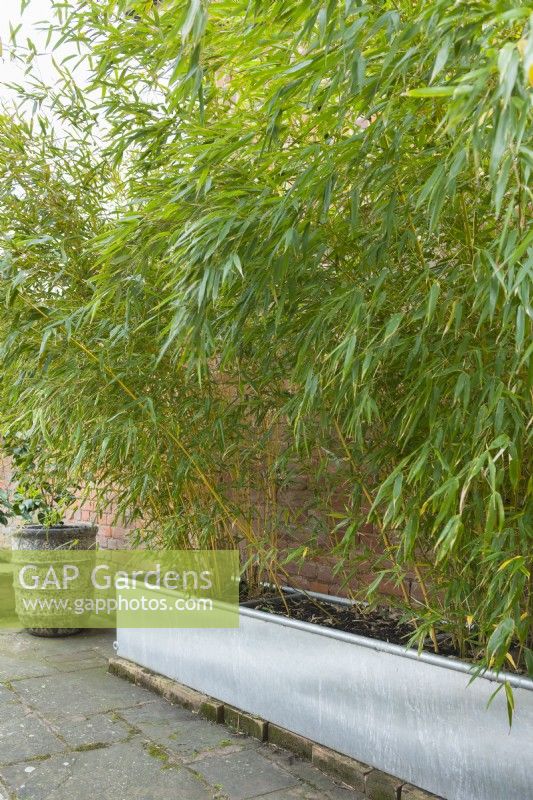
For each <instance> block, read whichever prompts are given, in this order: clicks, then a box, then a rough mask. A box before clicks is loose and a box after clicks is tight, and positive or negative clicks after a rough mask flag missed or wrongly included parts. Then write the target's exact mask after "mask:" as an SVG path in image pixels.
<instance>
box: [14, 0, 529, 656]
mask: <svg viewBox="0 0 533 800" xmlns="http://www.w3.org/2000/svg"><path fill="white" fill-rule="evenodd" d="M56 14H57V17H56V21H55V23H53V24H52V26H51V34H50V36H51V41H52V42H54V41H55V42H59V41H64V42H70V44H71V46H74V45H75V47H76V48H77V54H76V55H69V56H68V60H67V63H63V65H62V66H60V67H58V70H59V74H58V84H57V86H56V87H55V88H54V90H53V91H50V90H49V89H47V88H46V87H43V86H42V85H41V84H40V82H39V80H38V78H37V77H36V72H35V70H34V67H33V63H34V62H33V55H32V52H31V48H30V50H29V51H24V52H23V53H21V56H20V57H21V58H23V59H26V60H27V62H28V70H29V75H30V76H31V80H29V82H28V84H27V86H25V87H20V89H19V95H20V105H19V107H18V111H17V113H16V114H15V115H14V116H11V117H8V116H6V117H4V118H3V119H2V121H1V138H0V172H1V175H0V177H1V182H2V188H1V189H0V228H1V230H2V234H3V246H2V249H3V262H2V281H1V287H2V296H3V299H4V301H5V309H4V313H3V318H2V320H1V323H0V324H1V325H2V331H3V333H2V351H1V358H2V362H3V369H4V374H5V378H4V381H3V392H4V400H3V407H4V409H10V410H9V411H6V412H5V416H6V418H7V421H8V422H11V423H12V422H16V424H19V425H20V424H24V425H27V426H31V427H32V429H33V430H34V431H36V432H38V435H39V436H42V438H43V442H45V443H46V447H47V448H48V449H49V450H50V451H52V452H53V453H54V457H57V460H58V463H59V462H61V463H62V464H63V468H64V470H65V472H66V473H67V474H69V475H77V476H78V475H80V474H81V475H82V476H83V477H84V478H85V479H86V478H87V476H89V477H90V479H91V480H92V481H93V482H94V483H95V484H96V485H97V486H98V487H99V489H100V491H101V493H102V496H104V495H105V493H106V492H107V491H108V490H109V489H110V487H113V486H114V487H119V488H118V500H119V508H120V509H121V510H122V511H124V512H127V513H128V514H129V515H130V516H131V517H132V518H136V517H140V516H142V519H143V523H142V524H143V530H144V534H143V535H144V537H145V538H147V537H149V536H150V535H151V534H150V531H154V534H153V535H154V536H155V537H156V539H155V540H158V539H157V537H160V538H159V541H161V540H162V541H163V543H164V544H166V545H169V546H183V545H184V544H186V543H190V544H193V545H197V544H198V543H201V544H202V545H204V546H206V545H208V544H212V545H216V544H220V543H227V542H231V541H237V540H242V539H245V540H247V541H248V542H249V543H250V544H251V545H253V548H252V549H253V553H254V554H256V555H257V556H258V558H259V561H260V563H262V564H267V566H268V565H269V564H271V563H274V562H275V561H276V558H277V550H276V538H275V534H276V531H277V530H278V529H279V528H281V527H283V528H287V527H290V526H291V525H292V526H294V525H298V524H299V520H298V517H297V515H296V516H294V515H292V516H291V514H288V515H287V514H286V510H285V509H284V508H283V506H282V504H280V503H277V502H276V497H277V495H278V493H279V492H280V491H281V490H282V489H284V488H285V487H287V486H289V485H290V484H291V481H292V480H293V477H294V476H295V475H297V474H298V473H300V472H301V471H302V470H305V469H307V470H308V472H309V473H310V474H315V475H317V476H318V477H317V495H316V496H317V502H319V503H320V505H321V511H322V512H324V511H325V512H326V516H324V515H323V516H322V517H321V518H322V519H327V520H330V521H331V520H333V523H332V524H331V525H327V524H326V523H322V524H323V525H324V526H325V530H317V531H315V532H314V533H313V535H310V542H309V548H310V551H312V550H313V547H314V546H315V544H317V542H319V540H320V539H321V534H322V533H324V532H325V533H327V534H331V533H334V534H335V537H336V539H340V540H341V542H340V545H338V547H337V555H338V558H339V568H341V567H342V568H343V569H346V570H347V572H348V574H351V571H352V569H355V566H356V565H357V564H358V563H359V560H360V559H363V560H364V559H367V560H368V559H370V558H371V559H372V568H373V570H374V572H375V574H376V576H377V578H376V580H375V581H373V582H372V585H371V587H370V588H371V590H372V591H375V590H376V589H377V587H378V585H379V584H380V583H381V582H382V581H383V580H385V579H392V580H393V581H395V582H396V583H397V585H398V586H400V587H403V589H404V593H405V595H404V596H405V598H406V603H407V602H408V598H407V593H406V590H405V587H406V585H407V581H408V580H409V578H410V577H411V576H412V575H414V576H415V577H416V578H417V580H418V582H419V584H421V585H422V587H423V591H422V594H423V597H422V601H421V602H420V603H417V602H415V604H414V607H413V608H412V609H411V611H410V613H411V614H412V616H413V618H414V619H415V620H416V622H417V624H418V639H419V640H421V639H422V638H423V637H425V636H426V635H428V633H431V631H432V630H433V628H434V626H435V624H442V625H443V626H444V628H445V629H446V630H448V631H449V632H450V633H451V634H452V636H453V638H454V640H455V642H456V644H457V646H458V647H459V649H460V650H461V652H463V653H464V654H465V655H469V656H471V657H474V658H477V659H481V654H482V652H484V654H485V655H484V658H485V660H484V661H481V662H480V663H484V664H489V663H490V664H493V665H494V666H495V667H496V668H498V669H499V668H501V667H502V666H503V665H504V664H506V665H507V666H509V665H511V666H513V664H514V663H516V664H517V665H518V666H520V667H523V666H524V665H526V664H527V663H530V662H531V657H530V655H528V653H529V654H530V653H531V648H532V645H533V640H532V639H533V633H532V631H533V625H532V614H533V578H532V569H533V564H532V560H533V559H532V539H533V533H532V530H533V524H532V522H533V499H532V498H533V485H532V480H531V476H530V473H531V464H532V461H533V459H532V443H531V436H532V430H533V427H532V424H531V420H532V388H533V360H532V354H533V341H532V339H533V337H532V320H533V311H532V306H531V289H532V276H533V235H532V233H531V228H530V218H531V208H532V201H533V198H532V196H531V171H532V167H533V143H532V141H531V139H532V137H531V131H532V128H531V121H532V92H531V80H532V68H531V64H532V63H533V30H532V21H531V20H532V16H531V15H532V14H533V4H532V3H531V2H526V1H525V0H522V2H510V0H498V1H497V2H494V0H491V2H488V0H487V2H476V3H470V2H466V1H465V2H457V3H449V2H447V0H432V2H426V1H424V2H403V1H400V2H396V3H394V4H393V3H392V2H379V3H378V2H372V3H363V2H358V0H343V2H340V0H331V2H322V0H321V1H320V2H315V0H306V2H303V0H283V2H281V0H273V2H269V3H265V2H262V0H231V2H230V0H218V1H217V2H213V3H209V4H208V3H206V2H202V0H190V2H189V1H186V0H167V2H162V3H159V4H156V5H154V4H152V3H147V2H145V0H142V2H141V1H140V0H139V1H137V2H127V1H126V0H105V2H96V0H86V1H85V2H83V3H79V4H77V3H75V2H70V3H69V2H66V3H65V2H61V3H59V2H58V3H57V4H56ZM75 62H78V63H79V64H81V66H82V67H83V69H86V70H88V73H89V80H90V90H87V91H85V92H80V90H79V88H78V86H77V84H76V81H75V77H74V76H75V74H76V73H75V69H74V67H73V65H74V64H75ZM71 67H72V68H73V72H72V73H71V72H70V71H69V70H70V68H71ZM52 120H53V121H54V122H52ZM53 124H54V125H56V127H57V125H58V124H59V126H60V128H59V129H57V130H56V132H55V134H54V133H53V131H52V126H53ZM65 131H66V135H65ZM61 137H63V138H61ZM335 485H336V486H337V488H338V487H341V489H343V490H346V487H348V490H347V491H345V494H346V502H345V505H344V510H343V511H342V512H338V510H337V511H333V512H331V508H330V507H329V506H330V504H329V497H330V490H329V488H330V486H331V490H332V492H333V490H334V487H335ZM260 493H261V494H260ZM259 496H261V497H268V498H273V499H272V502H270V501H269V502H265V507H264V508H263V509H259V508H258V502H257V498H258V497H259ZM329 512H331V513H329ZM328 513H329V516H327V514H328ZM367 518H368V519H370V521H372V522H374V523H375V525H376V526H377V528H378V530H379V531H380V532H381V535H382V537H383V549H382V552H381V554H377V555H376V554H375V553H374V554H372V553H369V552H366V551H363V550H362V548H361V544H360V538H359V533H358V531H359V530H360V527H361V524H362V523H363V522H364V521H365V520H366V519H367ZM333 527H335V530H334V531H332V530H331V528H333ZM304 550H305V548H304ZM351 588H353V589H354V590H355V589H356V588H357V587H355V586H354V585H352V587H351ZM528 648H529V649H528ZM528 658H529V662H527V659H528Z"/></svg>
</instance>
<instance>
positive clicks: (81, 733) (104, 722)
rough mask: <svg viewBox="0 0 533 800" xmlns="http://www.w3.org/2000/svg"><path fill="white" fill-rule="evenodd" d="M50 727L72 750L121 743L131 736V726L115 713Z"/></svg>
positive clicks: (77, 719) (83, 718)
mask: <svg viewBox="0 0 533 800" xmlns="http://www.w3.org/2000/svg"><path fill="white" fill-rule="evenodd" d="M50 727H52V729H53V730H54V731H55V732H57V733H58V734H59V735H60V736H61V738H62V739H63V740H64V741H65V742H66V744H67V745H68V746H69V747H70V748H75V749H78V748H83V747H88V746H95V745H101V744H113V743H114V742H121V741H124V740H125V739H128V738H129V737H130V736H131V729H130V726H129V725H128V724H127V723H126V722H124V721H123V720H121V719H120V718H119V717H118V716H117V714H116V713H115V712H110V713H108V714H93V715H92V716H90V717H81V718H73V717H68V718H67V719H64V720H61V721H59V722H58V721H57V720H56V722H55V723H54V724H52V725H51V726H50Z"/></svg>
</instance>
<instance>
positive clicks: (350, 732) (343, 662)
mask: <svg viewBox="0 0 533 800" xmlns="http://www.w3.org/2000/svg"><path fill="white" fill-rule="evenodd" d="M328 599H329V600H331V599H335V598H328ZM337 599H338V601H339V602H341V603H342V602H346V601H343V600H342V599H340V598H337ZM117 639H118V655H119V656H120V657H122V658H125V659H128V660H130V661H134V662H136V663H138V664H140V665H141V666H143V667H147V668H148V669H150V670H153V671H154V672H157V673H160V674H162V675H166V676H168V677H169V678H172V679H174V680H176V681H179V682H180V683H181V684H185V685H186V686H189V687H191V688H193V689H196V690H197V691H200V692H202V693H204V694H207V695H210V696H211V697H214V698H217V699H218V700H221V701H222V702H224V703H229V704H231V705H232V706H235V707H237V708H239V709H242V710H244V711H246V712H248V713H250V714H253V715H256V716H258V717H262V718H263V719H265V720H268V721H269V722H271V723H274V724H276V725H279V726H281V727H283V728H285V729H287V730H289V731H292V732H293V733H296V734H300V735H301V736H304V737H307V738H308V739H311V740H313V741H314V742H318V743H319V744H321V745H324V746H326V747H329V748H332V749H333V750H336V751H337V752H339V753H342V754H345V755H347V756H350V757H352V758H355V759H357V760H359V761H362V762H365V763H366V764H369V765H371V766H373V767H375V768H377V769H379V770H382V771H384V772H386V773H389V774H391V775H395V776H398V777H399V778H401V779H402V780H404V781H406V782H410V783H412V784H415V785H416V786H419V787H421V788H423V789H426V790H427V791H429V792H433V793H435V794H437V795H439V796H441V797H444V798H447V800H489V799H490V800H515V798H516V800H519V799H520V800H525V799H526V798H531V797H533V769H532V764H533V681H531V680H529V679H527V678H525V677H521V676H517V675H504V674H500V676H499V677H498V676H496V675H494V674H486V675H485V677H483V678H478V679H477V680H475V681H474V682H473V683H472V684H471V685H470V686H469V685H468V684H469V681H470V677H471V675H470V666H469V665H468V664H467V663H464V662H461V661H458V660H456V659H451V658H444V657H441V656H435V655H433V654H430V653H422V654H421V655H420V656H419V655H418V653H417V652H416V651H414V650H406V649H404V648H403V647H401V646H399V645H394V644H390V643H388V642H383V641H380V640H377V639H369V638H366V637H364V636H356V635H354V634H348V633H343V632H340V631H334V630H331V629H329V628H325V627H321V626H318V625H312V624H309V623H304V622H299V621H295V620H290V619H287V618H285V617H281V616H276V615H272V614H266V613H264V612H261V611H256V610H254V609H251V608H246V607H245V606H242V607H241V609H240V627H239V628H235V629H179V628H175V629H140V630H135V629H128V628H121V627H120V614H119V616H118V632H117ZM504 680H508V681H509V683H510V684H511V685H512V686H513V688H514V693H515V699H516V711H515V718H514V721H513V726H512V728H511V730H509V724H508V721H507V712H506V705H505V698H504V692H503V691H501V692H499V693H498V694H497V695H496V697H495V698H494V700H493V702H492V703H491V705H490V706H489V707H488V708H487V702H488V700H489V698H490V697H491V695H492V694H493V692H494V690H495V689H497V688H498V686H499V685H500V684H501V683H502V682H503V681H504Z"/></svg>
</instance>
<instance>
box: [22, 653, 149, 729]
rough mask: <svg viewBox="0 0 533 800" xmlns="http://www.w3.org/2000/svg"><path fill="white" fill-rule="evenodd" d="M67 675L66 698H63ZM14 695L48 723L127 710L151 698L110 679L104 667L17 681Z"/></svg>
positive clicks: (121, 682)
mask: <svg viewBox="0 0 533 800" xmlns="http://www.w3.org/2000/svg"><path fill="white" fill-rule="evenodd" d="M67 674H68V687H69V692H68V696H66V694H65V686H66V685H67V683H66V680H67V679H66V676H67ZM16 691H17V693H18V694H19V695H20V697H21V698H23V699H24V700H25V701H26V702H27V703H28V704H29V705H31V707H32V708H35V709H36V710H37V711H39V712H40V713H41V714H42V715H43V716H44V717H46V718H47V719H49V720H57V719H63V718H66V717H69V716H70V717H76V716H80V715H83V716H88V715H89V714H98V713H101V712H102V711H112V710H114V709H119V708H127V707H128V706H134V705H136V704H138V703H142V702H146V701H147V700H149V699H150V698H151V695H150V693H149V692H148V691H147V690H146V689H142V688H141V687H139V686H134V685H133V684H131V683H128V682H127V681H123V680H121V679H120V678H116V677H115V676H114V675H109V674H108V673H107V671H106V668H105V666H101V667H97V668H93V669H86V670H78V671H77V672H69V673H63V674H62V675H61V676H58V675H48V676H45V677H44V678H27V679H25V680H20V681H17V683H16Z"/></svg>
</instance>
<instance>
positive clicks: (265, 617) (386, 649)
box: [133, 580, 533, 691]
mask: <svg viewBox="0 0 533 800" xmlns="http://www.w3.org/2000/svg"><path fill="white" fill-rule="evenodd" d="M138 584H139V582H138V581H137V580H135V581H133V585H135V586H137V585H138ZM282 589H283V590H284V591H287V592H290V593H291V594H304V595H308V596H309V597H314V598H316V599H317V600H324V601H327V602H330V603H336V604H338V605H343V606H349V605H352V601H351V600H349V599H348V598H346V597H337V596H336V595H333V594H331V595H330V594H322V593H321V592H310V591H307V590H305V591H304V590H303V589H295V588H293V587H291V586H282ZM158 592H159V593H161V594H169V595H172V594H174V591H173V590H171V589H159V590H158ZM239 614H242V615H243V616H246V617H252V618H254V619H258V620H261V621H263V622H269V623H270V624H272V625H283V626H284V627H286V628H294V629H296V630H301V631H305V632H306V633H312V634H314V635H315V636H324V637H326V638H328V639H338V640H339V641H342V642H347V643H349V644H355V645H359V646H360V647H366V648H368V649H370V650H377V651H380V652H383V653H389V654H390V655H394V656H400V657H401V658H410V659H412V660H416V661H422V662H424V663H426V664H430V665H431V666H434V667H441V668H444V669H449V670H453V671H454V672H462V673H464V674H465V675H470V676H471V677H472V679H474V677H475V676H474V674H473V673H474V671H475V669H476V665H475V664H470V663H469V662H468V661H461V660H460V659H458V658H454V657H451V656H441V655H438V654H437V653H428V652H427V651H425V650H423V651H422V652H421V653H419V652H418V650H414V649H413V648H411V647H402V645H401V644H393V643H392V642H386V641H384V640H383V639H371V638H370V637H369V636H361V635H360V634H358V633H348V632H346V631H338V630H335V629H334V628H327V627H326V626H325V625H317V624H316V623H315V622H302V621H301V620H298V619H290V617H284V616H281V615H280V614H270V613H268V612H266V611H257V610H256V609H255V608H249V607H248V606H246V605H242V604H239ZM477 679H485V680H488V681H493V682H494V683H500V684H501V683H505V682H507V683H509V684H510V686H512V687H513V688H515V689H526V690H528V691H533V680H532V679H531V678H527V677H526V676H525V675H513V674H512V673H510V672H503V671H502V672H499V673H497V672H494V671H493V670H486V671H485V672H481V673H480V674H479V675H478V676H477Z"/></svg>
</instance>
